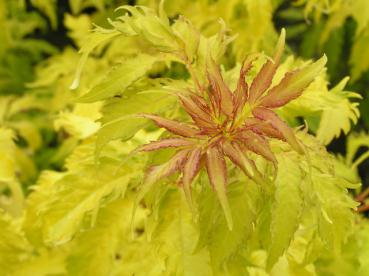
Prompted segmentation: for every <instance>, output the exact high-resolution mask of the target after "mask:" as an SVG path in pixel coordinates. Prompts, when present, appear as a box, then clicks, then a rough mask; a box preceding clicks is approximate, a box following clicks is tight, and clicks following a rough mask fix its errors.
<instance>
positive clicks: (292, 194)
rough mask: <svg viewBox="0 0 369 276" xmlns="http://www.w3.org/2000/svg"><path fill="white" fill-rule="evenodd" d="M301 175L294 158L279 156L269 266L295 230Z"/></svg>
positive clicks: (286, 245) (280, 252)
mask: <svg viewBox="0 0 369 276" xmlns="http://www.w3.org/2000/svg"><path fill="white" fill-rule="evenodd" d="M303 177H304V176H303V175H302V173H301V170H300V167H299V164H298V163H296V162H295V160H293V159H289V158H288V155H280V156H279V158H278V175H277V178H276V181H275V186H276V191H275V199H274V202H273V204H272V221H271V230H270V231H271V234H272V240H271V245H270V248H269V255H268V260H267V267H269V268H271V267H272V266H273V265H274V264H275V263H276V262H277V261H278V259H279V257H280V256H282V254H283V253H284V251H285V250H286V249H287V248H288V246H289V244H290V242H291V240H292V238H293V236H294V233H295V232H296V230H297V227H298V224H299V218H300V213H301V210H302V204H303V198H302V195H301V192H300V187H299V186H300V182H301V181H303Z"/></svg>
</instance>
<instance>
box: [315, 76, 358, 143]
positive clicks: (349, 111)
mask: <svg viewBox="0 0 369 276" xmlns="http://www.w3.org/2000/svg"><path fill="white" fill-rule="evenodd" d="M348 80H349V78H344V79H342V81H341V82H340V83H338V84H337V85H336V86H335V87H334V88H332V89H331V90H330V91H329V92H328V93H326V94H325V97H326V101H327V102H328V103H329V108H325V109H324V111H323V114H322V116H321V119H320V123H319V128H318V131H317V138H318V139H319V140H320V141H321V142H322V143H323V144H325V145H327V144H329V143H330V142H331V141H332V140H333V139H334V138H337V137H338V136H339V135H340V134H341V131H343V132H344V133H345V134H347V133H348V132H349V130H350V129H351V122H352V123H353V124H356V123H357V120H358V118H359V116H360V112H359V109H358V105H359V104H358V103H356V102H353V103H352V102H350V98H361V97H360V95H359V94H356V93H353V92H349V91H343V89H344V87H345V85H346V83H347V82H348ZM332 118H335V119H334V120H332Z"/></svg>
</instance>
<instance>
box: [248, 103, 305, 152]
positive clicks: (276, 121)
mask: <svg viewBox="0 0 369 276" xmlns="http://www.w3.org/2000/svg"><path fill="white" fill-rule="evenodd" d="M252 113H253V114H254V116H255V117H257V118H259V119H261V120H264V121H267V122H269V123H270V124H271V125H272V126H273V127H274V128H275V129H277V130H278V131H279V132H280V133H281V134H282V135H283V137H284V138H285V139H286V141H287V142H288V143H289V144H290V145H291V146H292V148H293V149H294V150H296V151H297V152H299V153H303V150H302V148H301V146H300V144H299V142H298V141H297V139H296V137H295V134H294V133H293V131H292V129H291V128H290V127H289V126H288V125H287V124H286V123H285V122H284V121H282V119H280V118H279V117H278V115H277V114H275V113H274V112H273V111H272V110H270V109H267V108H265V107H257V108H255V109H254V110H253V111H252Z"/></svg>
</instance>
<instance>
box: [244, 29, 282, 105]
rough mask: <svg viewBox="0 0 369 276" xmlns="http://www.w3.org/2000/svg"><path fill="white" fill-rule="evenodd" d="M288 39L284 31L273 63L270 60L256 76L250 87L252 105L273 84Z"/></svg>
mask: <svg viewBox="0 0 369 276" xmlns="http://www.w3.org/2000/svg"><path fill="white" fill-rule="evenodd" d="M285 38H286V32H285V30H284V29H282V31H281V35H280V36H279V40H278V43H277V46H276V50H275V53H274V56H273V61H271V60H268V61H267V62H266V63H265V64H264V65H263V67H262V68H261V69H260V71H259V73H258V74H257V75H256V77H255V78H254V80H253V81H252V84H251V87H250V97H249V102H250V105H253V104H254V103H256V101H257V100H258V99H259V98H260V97H261V96H262V95H263V94H264V92H265V91H266V90H267V89H268V88H269V86H270V85H271V84H272V80H273V77H274V74H275V72H276V70H277V68H278V66H279V62H280V59H281V56H282V53H283V50H284V43H285Z"/></svg>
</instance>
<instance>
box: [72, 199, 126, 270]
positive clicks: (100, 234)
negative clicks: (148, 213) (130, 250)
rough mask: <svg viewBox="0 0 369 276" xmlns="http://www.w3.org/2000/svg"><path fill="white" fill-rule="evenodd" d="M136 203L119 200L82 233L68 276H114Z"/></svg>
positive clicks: (75, 248) (73, 248)
mask: <svg viewBox="0 0 369 276" xmlns="http://www.w3.org/2000/svg"><path fill="white" fill-rule="evenodd" d="M131 211H132V203H130V202H129V201H127V200H118V201H115V202H112V203H110V204H109V205H107V206H105V207H104V208H101V210H100V212H99V214H98V216H97V219H96V224H95V225H94V227H93V228H92V229H89V230H87V231H86V232H84V233H82V234H81V235H80V236H79V237H78V238H77V240H76V243H75V244H74V246H72V249H71V253H70V256H69V257H68V258H67V270H68V275H81V276H82V275H86V276H87V275H96V276H105V275H110V274H111V273H112V271H114V265H115V264H116V263H117V262H118V261H119V259H118V258H117V252H118V250H119V247H118V246H119V244H120V242H121V240H122V238H123V236H122V235H123V233H124V232H122V228H123V227H124V226H125V227H126V228H128V225H129V222H128V221H129V220H128V219H127V218H128V217H129V216H130V214H131Z"/></svg>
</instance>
